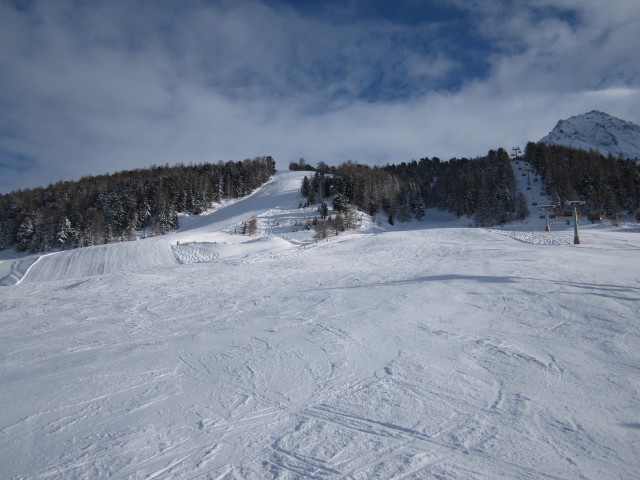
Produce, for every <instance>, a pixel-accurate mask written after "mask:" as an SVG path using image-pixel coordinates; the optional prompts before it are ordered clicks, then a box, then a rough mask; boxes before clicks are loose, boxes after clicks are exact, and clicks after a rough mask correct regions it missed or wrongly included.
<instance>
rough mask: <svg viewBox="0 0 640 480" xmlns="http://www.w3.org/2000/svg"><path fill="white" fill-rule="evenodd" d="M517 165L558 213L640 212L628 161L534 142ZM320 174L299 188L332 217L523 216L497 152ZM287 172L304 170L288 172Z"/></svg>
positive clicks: (487, 222)
mask: <svg viewBox="0 0 640 480" xmlns="http://www.w3.org/2000/svg"><path fill="white" fill-rule="evenodd" d="M520 160H523V161H525V162H529V164H530V165H531V167H532V168H533V169H534V171H535V172H536V173H537V174H538V175H539V176H540V177H541V178H542V181H543V185H544V189H545V192H546V196H547V198H549V199H550V201H551V203H555V204H557V205H558V206H562V205H563V204H564V203H565V202H567V201H572V200H578V201H583V202H585V206H584V207H583V208H584V210H585V212H583V213H588V212H603V213H605V214H606V215H615V214H617V213H621V212H626V213H634V212H635V211H636V210H637V209H638V208H640V166H639V165H638V164H637V163H636V162H635V161H634V160H626V159H622V158H615V157H613V156H611V155H609V156H607V157H605V156H603V155H602V154H600V153H598V152H596V151H585V150H580V149H575V148H568V147H563V146H558V145H547V144H544V143H532V142H530V143H529V144H528V145H527V147H526V151H525V155H524V157H520ZM304 167H305V168H304V169H309V167H308V165H306V164H305V165H304ZM322 167H323V168H321V169H318V171H316V172H315V174H313V176H310V177H305V179H304V181H303V183H302V186H301V193H302V195H303V197H304V198H306V202H307V204H308V205H310V204H314V203H316V202H317V201H320V202H323V204H324V202H325V199H327V198H331V199H332V200H331V201H330V202H329V203H331V204H333V205H334V209H335V204H336V203H337V204H338V205H341V204H343V203H350V204H353V205H356V206H357V207H358V208H359V209H360V210H362V211H365V212H367V213H369V214H370V215H376V214H379V213H382V214H384V216H385V217H386V218H387V220H388V222H389V223H391V224H393V223H394V222H395V221H400V222H404V221H407V220H409V219H411V218H417V219H420V218H422V217H423V216H424V215H425V209H426V208H432V207H435V208H440V209H442V210H445V211H448V212H451V213H454V214H455V215H456V216H458V217H462V216H467V217H470V218H473V219H474V223H475V225H476V226H480V227H485V226H492V225H501V224H505V223H508V222H511V221H514V220H522V219H524V218H526V217H527V215H529V208H528V206H527V202H526V199H525V197H524V195H523V194H522V192H520V191H518V189H517V185H516V180H515V174H514V171H513V168H512V162H511V159H510V158H509V155H508V154H507V153H506V152H505V151H504V150H503V149H502V148H500V149H498V150H491V151H489V153H488V154H487V155H486V156H484V157H478V158H473V159H467V158H461V159H458V158H452V159H451V160H449V161H446V162H443V161H441V160H440V159H439V158H437V157H434V158H431V159H429V158H422V159H420V160H419V161H416V160H413V161H411V162H409V163H406V162H402V163H400V164H398V165H396V164H393V165H387V166H385V167H370V166H368V165H361V164H356V163H353V162H346V163H343V164H342V165H339V166H337V167H331V169H330V170H329V171H327V170H326V168H324V167H325V166H324V164H323V165H322ZM293 169H296V170H301V169H302V168H299V167H298V166H297V165H295V164H294V168H293ZM326 173H331V175H327V174H326Z"/></svg>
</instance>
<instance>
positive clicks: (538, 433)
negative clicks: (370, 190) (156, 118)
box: [0, 172, 640, 480]
mask: <svg viewBox="0 0 640 480" xmlns="http://www.w3.org/2000/svg"><path fill="white" fill-rule="evenodd" d="M300 179H301V174H300V173H299V172H286V173H282V174H277V175H276V176H275V177H274V179H273V181H272V182H270V183H269V184H267V185H265V186H264V187H262V188H261V189H259V190H258V191H256V192H255V193H254V194H253V195H251V196H250V197H247V198H245V199H243V200H240V201H237V202H235V203H233V204H229V205H227V206H224V207H221V208H218V209H216V210H214V211H212V212H210V213H209V214H208V215H205V216H200V217H190V218H184V219H182V220H181V225H182V227H181V229H180V230H179V231H177V232H175V233H173V234H171V235H169V236H164V237H156V238H150V239H145V240H140V241H137V242H129V243H122V244H112V245H107V246H101V247H91V248H86V249H82V250H75V251H70V252H61V253H56V254H53V255H49V256H46V257H42V258H40V259H37V261H36V260H34V259H33V258H30V257H23V258H21V259H14V260H11V259H8V258H5V259H4V261H3V263H2V264H0V266H2V265H5V264H7V263H8V264H11V265H13V268H9V267H6V265H5V266H4V267H2V268H5V270H0V272H4V271H8V272H9V273H7V274H6V275H5V276H4V277H3V278H4V279H5V284H6V286H4V287H2V288H0V385H2V388H0V407H1V408H0V465H1V466H2V474H1V475H0V476H2V478H8V479H18V478H20V479H23V478H27V479H36V478H37V479H41V478H52V479H67V478H86V479H93V478H105V477H110V478H118V479H254V478H256V479H271V478H279V479H308V478H311V479H352V480H355V479H363V480H364V479H377V478H379V479H406V478H416V479H417V478H425V479H426V478H429V479H431V478H441V479H445V478H446V479H469V478H478V479H515V478H517V479H540V478H542V479H568V478H587V479H629V478H637V472H638V471H640V396H639V391H640V361H639V360H640V358H639V357H640V327H639V325H638V318H640V278H639V277H638V270H639V267H640V235H639V234H640V231H639V229H638V228H637V227H634V226H630V225H628V226H626V227H624V228H613V227H611V226H606V225H604V226H603V225H599V226H591V225H585V226H583V230H582V241H583V243H582V244H581V245H577V246H574V245H571V240H572V238H573V230H572V227H570V226H564V227H563V226H562V225H557V226H554V227H553V228H552V230H553V231H552V232H551V233H545V232H542V231H541V230H542V229H541V228H539V227H540V226H541V224H540V222H538V221H534V220H531V222H530V223H522V224H518V225H515V226H507V227H504V228H496V229H471V228H462V227H460V225H462V224H463V223H468V220H464V219H461V220H460V221H458V222H456V221H452V222H449V223H450V225H453V226H454V228H436V227H437V225H434V224H433V223H428V222H429V219H428V218H425V219H424V221H423V222H414V223H412V224H407V225H396V226H395V227H389V226H386V227H385V226H382V227H380V226H377V225H376V224H375V223H373V222H371V220H368V219H367V218H365V219H363V225H362V227H361V229H360V230H358V231H356V232H352V233H348V234H344V235H341V236H339V237H333V238H330V239H329V240H328V241H323V242H320V243H315V242H313V240H312V234H311V232H309V231H307V230H304V228H301V225H302V224H303V223H304V220H305V219H306V218H308V217H310V216H312V215H313V212H312V211H311V210H309V211H305V210H303V209H298V208H297V206H298V203H299V197H298V194H297V189H298V187H299V182H300ZM429 213H430V215H431V216H432V217H434V218H435V216H436V214H435V212H429ZM252 216H257V218H258V229H259V233H258V235H257V236H254V237H246V236H242V235H238V234H237V232H238V229H239V228H240V227H241V225H242V222H244V221H246V220H247V219H249V218H251V217H252ZM534 224H535V225H534ZM442 225H444V222H442ZM456 225H457V227H455V226H456ZM423 226H424V227H426V226H429V227H431V228H421V227H423ZM562 228H564V230H563V229H562ZM234 231H235V232H236V234H234ZM14 261H15V262H21V263H20V264H18V263H14ZM27 263H28V264H29V265H28V266H27V267H25V265H26V264H27ZM20 265H22V266H20ZM27 269H28V273H26V275H25V272H26V271H27ZM11 279H16V280H15V281H11Z"/></svg>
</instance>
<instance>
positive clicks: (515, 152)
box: [511, 147, 522, 160]
mask: <svg viewBox="0 0 640 480" xmlns="http://www.w3.org/2000/svg"><path fill="white" fill-rule="evenodd" d="M521 153H522V150H520V147H513V148H512V149H511V156H512V157H513V159H514V160H517V159H518V157H519V156H520V154H521Z"/></svg>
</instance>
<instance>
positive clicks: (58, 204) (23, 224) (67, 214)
mask: <svg viewBox="0 0 640 480" xmlns="http://www.w3.org/2000/svg"><path fill="white" fill-rule="evenodd" d="M273 173H275V161H274V160H273V158H271V157H259V158H255V159H253V160H244V161H241V162H232V161H229V162H226V163H223V162H219V163H217V164H213V163H206V164H199V165H189V166H185V165H177V166H171V167H170V166H168V165H167V166H161V167H158V166H154V167H151V168H148V169H138V170H132V171H124V172H119V173H115V174H112V175H100V176H92V177H85V178H82V179H80V180H78V181H72V182H57V183H55V184H51V185H49V186H47V187H46V188H34V189H30V190H19V191H16V192H11V193H9V194H5V195H0V249H3V248H6V247H9V246H13V245H15V247H16V249H17V250H18V251H24V252H44V251H47V250H50V249H53V248H60V249H70V248H77V247H84V246H89V245H100V244H104V243H112V242H120V241H125V240H131V239H134V238H136V234H137V233H139V232H142V234H143V235H161V234H164V233H166V232H168V231H169V230H172V229H175V228H177V227H178V213H189V214H195V215H197V214H200V213H202V212H204V211H205V210H207V209H209V208H210V207H211V206H212V204H213V203H216V202H220V201H221V200H222V199H223V198H237V197H241V196H244V195H248V194H249V193H251V191H253V190H254V189H256V188H257V187H259V186H260V185H262V184H263V183H265V182H266V181H267V180H269V178H270V176H271V175H272V174H273Z"/></svg>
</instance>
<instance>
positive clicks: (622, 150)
mask: <svg viewBox="0 0 640 480" xmlns="http://www.w3.org/2000/svg"><path fill="white" fill-rule="evenodd" d="M540 141H541V142H544V143H548V144H555V145H564V146H566V147H571V148H580V149H583V150H598V151H599V152H600V153H602V154H603V155H608V154H609V153H611V154H612V155H613V156H615V157H617V156H618V155H622V156H623V157H625V158H635V159H638V158H640V126H639V125H636V124H635V123H632V122H628V121H626V120H621V119H619V118H616V117H612V116H611V115H608V114H606V113H603V112H599V111H597V110H594V111H592V112H588V113H584V114H582V115H577V116H574V117H570V118H568V119H566V120H560V121H559V122H558V124H557V125H556V126H555V128H554V129H553V130H552V131H551V132H549V134H548V135H546V136H544V137H543V138H542V139H540Z"/></svg>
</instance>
